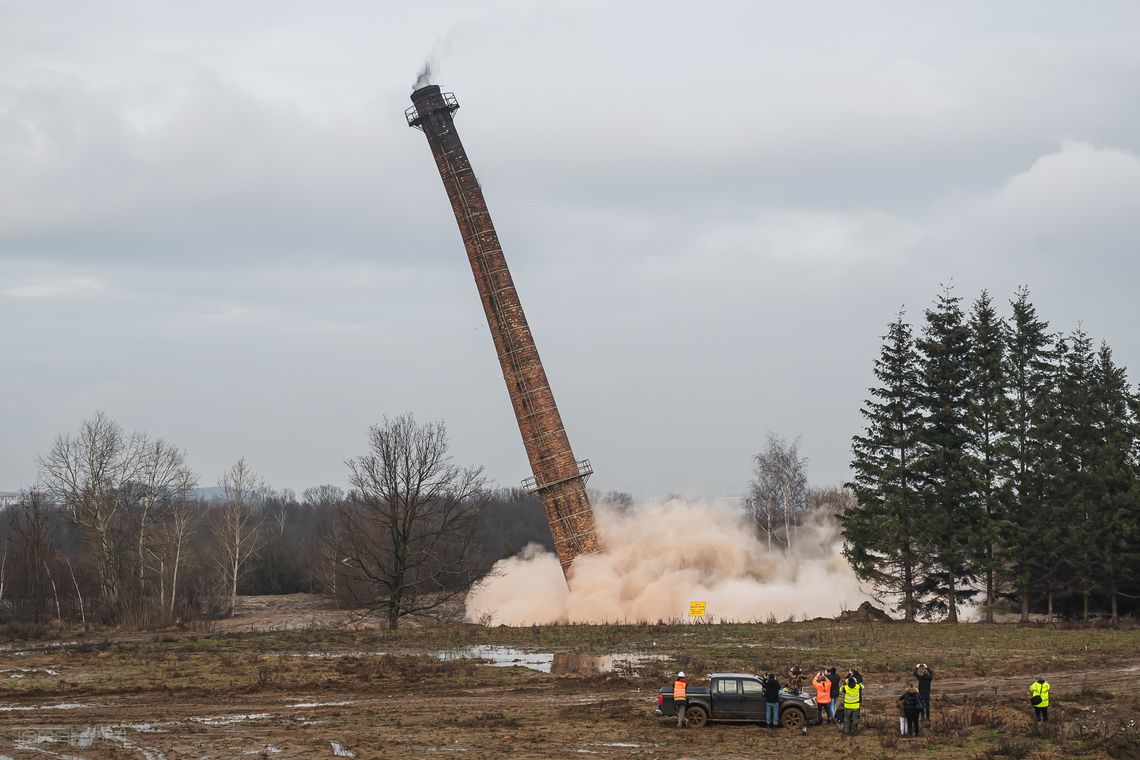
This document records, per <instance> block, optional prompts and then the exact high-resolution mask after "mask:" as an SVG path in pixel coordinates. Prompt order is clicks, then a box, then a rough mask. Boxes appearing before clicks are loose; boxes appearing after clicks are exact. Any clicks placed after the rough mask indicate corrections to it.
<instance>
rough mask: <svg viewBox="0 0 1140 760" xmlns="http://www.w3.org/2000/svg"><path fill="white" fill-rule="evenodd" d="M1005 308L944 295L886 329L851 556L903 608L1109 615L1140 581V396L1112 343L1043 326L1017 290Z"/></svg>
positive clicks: (869, 410) (864, 440)
mask: <svg viewBox="0 0 1140 760" xmlns="http://www.w3.org/2000/svg"><path fill="white" fill-rule="evenodd" d="M1010 307H1011V312H1010V314H1009V316H1008V317H1006V318H1003V317H1002V316H1000V315H999V314H998V312H997V309H996V308H995V307H994V304H993V302H992V300H991V299H990V296H989V295H988V294H987V293H986V292H983V293H982V294H981V295H980V296H979V297H978V298H977V300H976V301H974V303H973V305H972V307H971V308H970V310H969V313H966V312H965V311H964V310H963V308H962V306H961V299H960V298H958V297H957V296H955V295H954V294H953V293H952V291H950V290H949V289H946V290H944V291H943V293H942V294H941V295H939V296H938V298H937V299H936V301H935V303H934V305H933V306H932V307H931V308H929V309H927V310H926V311H925V315H924V320H923V323H922V326H921V333H920V335H919V336H918V337H917V338H916V337H915V336H914V333H913V332H912V328H911V325H910V324H909V323H908V322H907V321H906V319H905V317H904V314H903V313H902V312H900V313H899V314H898V316H897V318H896V319H895V320H894V321H893V322H891V324H890V325H889V326H888V328H887V334H886V336H884V338H883V344H882V349H881V351H880V353H879V357H878V359H876V360H875V364H874V372H875V378H876V385H875V387H873V388H871V389H870V397H869V398H867V399H866V400H865V401H864V403H863V409H862V412H863V416H864V417H865V419H866V423H867V425H866V429H865V431H864V433H863V434H862V435H859V436H856V437H855V438H854V441H853V452H854V456H853V460H852V468H853V470H854V473H855V474H854V481H853V483H852V484H851V487H852V489H853V490H854V491H855V494H856V497H857V500H858V503H857V505H855V506H853V507H851V508H849V509H847V510H846V511H845V513H844V514H843V516H842V523H843V526H844V537H845V540H846V544H845V553H846V555H847V557H848V559H849V560H850V562H851V563H852V565H853V566H854V568H855V570H856V572H857V573H858V575H859V576H860V577H861V578H862V579H864V580H865V581H869V582H870V583H872V584H873V585H874V586H875V587H876V588H878V589H879V590H880V591H882V592H886V593H889V594H892V595H897V598H898V599H899V609H900V610H901V611H902V612H903V613H904V615H905V617H906V618H907V619H913V618H916V617H942V616H945V618H946V619H948V620H950V621H952V622H953V621H957V619H958V607H959V605H962V604H964V603H973V604H979V605H980V606H981V608H982V610H983V612H984V618H985V619H986V620H987V621H992V619H993V612H994V610H995V609H996V608H999V607H1002V606H1008V607H1012V608H1013V609H1017V610H1020V616H1021V619H1022V620H1023V621H1027V620H1028V619H1029V618H1030V615H1031V613H1033V612H1044V613H1046V614H1047V615H1048V616H1049V619H1050V620H1052V619H1053V616H1054V614H1055V613H1061V614H1066V615H1068V616H1071V617H1076V618H1080V619H1082V620H1084V621H1086V622H1087V621H1089V620H1090V618H1091V617H1092V616H1093V615H1094V614H1095V613H1107V614H1108V615H1109V616H1110V618H1111V620H1112V621H1113V622H1116V621H1117V620H1118V616H1119V615H1120V614H1121V613H1122V612H1127V611H1130V610H1135V609H1137V602H1136V599H1137V590H1138V589H1140V425H1138V418H1140V395H1138V394H1137V391H1136V389H1134V388H1133V387H1132V386H1131V385H1130V384H1129V381H1128V378H1127V376H1126V373H1125V369H1124V368H1123V367H1121V366H1118V365H1117V364H1116V362H1115V361H1114V360H1113V356H1112V351H1111V349H1110V348H1109V346H1108V344H1107V343H1104V342H1101V343H1100V344H1099V346H1097V345H1095V344H1094V342H1093V339H1092V338H1091V337H1090V336H1089V335H1088V334H1086V333H1085V332H1084V331H1083V330H1082V329H1079V328H1078V329H1077V330H1075V331H1073V332H1071V333H1069V334H1067V335H1064V334H1061V333H1057V332H1052V331H1050V329H1049V325H1048V323H1047V322H1045V321H1044V320H1042V319H1041V318H1039V317H1038V315H1037V311H1036V309H1035V307H1034V306H1033V304H1032V303H1030V300H1029V294H1028V292H1027V291H1026V290H1025V289H1021V290H1019V291H1018V292H1017V293H1016V294H1015V297H1014V298H1013V300H1012V301H1011V302H1010Z"/></svg>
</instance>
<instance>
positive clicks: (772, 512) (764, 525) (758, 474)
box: [748, 433, 808, 549]
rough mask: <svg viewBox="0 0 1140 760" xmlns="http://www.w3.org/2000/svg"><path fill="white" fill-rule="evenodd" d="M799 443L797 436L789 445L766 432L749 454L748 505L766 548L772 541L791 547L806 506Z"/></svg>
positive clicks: (804, 470) (804, 462)
mask: <svg viewBox="0 0 1140 760" xmlns="http://www.w3.org/2000/svg"><path fill="white" fill-rule="evenodd" d="M799 446H800V442H799V439H797V440H795V441H793V442H792V443H790V444H789V443H787V442H786V441H785V440H784V439H783V438H781V437H780V436H778V435H776V434H774V433H769V434H768V441H767V443H766V445H765V446H764V450H763V451H761V452H760V453H759V454H757V455H756V456H755V457H753V463H754V471H753V478H752V484H751V498H750V499H749V500H748V504H749V507H750V508H751V509H752V511H753V516H754V517H755V519H756V522H757V524H758V525H759V526H760V529H761V530H762V531H763V532H764V533H765V534H766V535H767V538H768V548H769V549H771V548H772V542H773V540H775V541H776V542H777V543H782V544H783V545H784V546H785V547H791V546H792V543H793V532H794V531H795V530H796V528H797V526H798V525H799V522H800V520H801V519H802V517H803V515H804V514H805V513H806V512H807V509H808V504H807V495H808V487H807V459H806V458H804V457H801V456H800V453H799ZM781 532H782V533H783V537H782V539H783V540H782V541H781V537H780V536H779V533H781Z"/></svg>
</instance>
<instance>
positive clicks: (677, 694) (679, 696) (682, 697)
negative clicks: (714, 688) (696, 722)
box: [673, 670, 689, 728]
mask: <svg viewBox="0 0 1140 760" xmlns="http://www.w3.org/2000/svg"><path fill="white" fill-rule="evenodd" d="M685 690H686V683H685V671H683V670H682V671H681V672H680V673H678V674H677V680H676V681H674V682H673V709H674V710H676V712H677V728H688V727H689V723H688V721H686V720H685V708H686V707H688V706H689V700H688V699H687V698H686V694H685Z"/></svg>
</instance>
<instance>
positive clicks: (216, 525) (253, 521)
mask: <svg viewBox="0 0 1140 760" xmlns="http://www.w3.org/2000/svg"><path fill="white" fill-rule="evenodd" d="M218 485H220V486H221V487H222V502H221V504H219V505H218V507H217V508H216V509H215V510H214V512H213V515H212V521H211V526H210V527H211V530H212V532H213V534H214V538H215V540H216V542H217V544H218V551H219V564H220V565H221V568H222V579H223V581H224V583H225V588H226V591H227V593H228V594H229V597H230V607H229V614H230V615H233V614H234V607H235V606H236V605H237V587H238V579H239V578H240V577H241V573H242V569H243V566H244V565H245V562H246V560H248V559H249V557H250V555H251V554H253V553H254V552H255V551H257V547H258V545H259V543H260V541H261V505H262V502H264V501H265V495H266V492H267V490H268V489H267V488H266V485H265V482H264V481H263V480H262V479H261V476H259V475H258V474H257V473H255V472H254V471H253V470H252V469H250V467H249V465H248V464H246V461H245V457H242V458H241V459H239V460H238V461H237V462H236V463H235V464H234V465H233V466H232V467H230V469H228V470H226V472H225V474H223V475H222V479H221V480H219V481H218Z"/></svg>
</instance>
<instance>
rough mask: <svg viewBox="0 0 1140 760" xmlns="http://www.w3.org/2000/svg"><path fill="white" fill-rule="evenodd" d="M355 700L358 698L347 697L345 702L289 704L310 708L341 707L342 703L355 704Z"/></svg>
mask: <svg viewBox="0 0 1140 760" xmlns="http://www.w3.org/2000/svg"><path fill="white" fill-rule="evenodd" d="M355 702H356V700H355V699H346V700H345V701H343V702H298V703H297V704H295V705H289V706H290V707H301V708H308V707H340V706H341V705H351V704H354V703H355Z"/></svg>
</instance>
